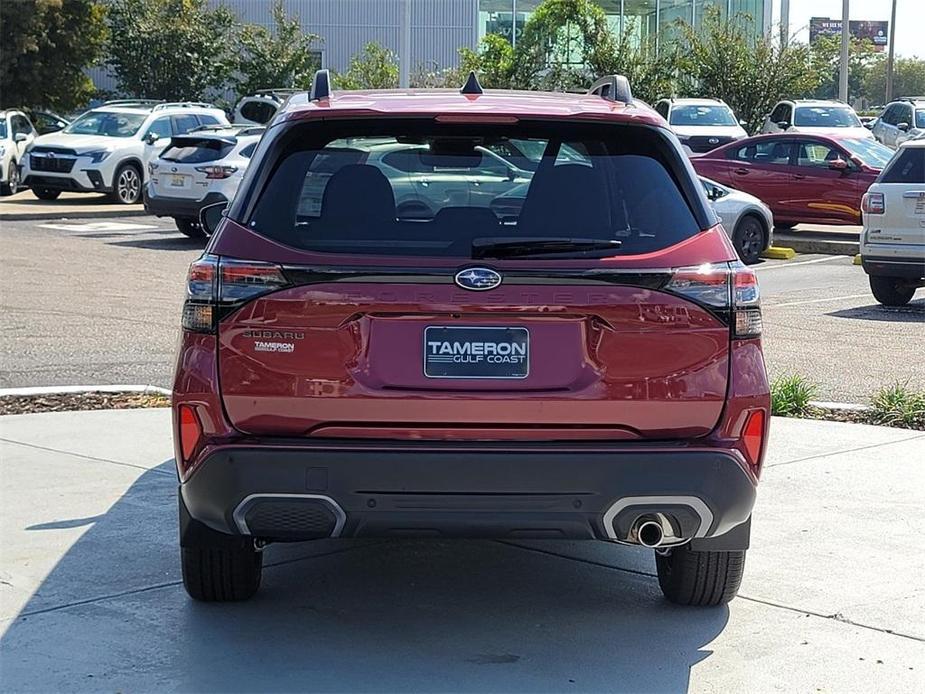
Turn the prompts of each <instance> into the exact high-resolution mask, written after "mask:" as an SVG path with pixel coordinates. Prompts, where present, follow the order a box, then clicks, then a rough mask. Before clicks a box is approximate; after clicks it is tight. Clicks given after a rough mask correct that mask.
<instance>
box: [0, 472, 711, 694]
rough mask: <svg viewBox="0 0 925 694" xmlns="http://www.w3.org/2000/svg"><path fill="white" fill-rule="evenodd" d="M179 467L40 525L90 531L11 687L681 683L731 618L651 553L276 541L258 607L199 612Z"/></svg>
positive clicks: (41, 592) (57, 579)
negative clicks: (96, 513)
mask: <svg viewBox="0 0 925 694" xmlns="http://www.w3.org/2000/svg"><path fill="white" fill-rule="evenodd" d="M172 470H173V462H172V461H167V462H165V463H163V464H162V465H160V466H158V467H157V468H155V469H153V470H150V471H148V472H145V473H144V474H143V475H141V476H140V477H139V478H138V479H137V480H136V481H135V482H134V483H133V484H132V486H131V487H130V488H129V489H128V490H127V491H126V492H125V493H124V494H123V495H122V497H121V498H120V499H119V500H118V501H117V502H116V503H115V504H113V506H112V507H111V508H110V509H109V510H108V511H107V512H106V513H105V514H103V515H101V516H100V517H98V518H95V519H94V518H88V519H65V518H60V519H57V520H55V521H51V520H50V521H49V522H46V523H42V524H39V525H36V526H33V527H32V528H30V529H29V530H30V531H33V532H36V540H35V544H36V545H39V544H41V543H42V542H44V539H43V537H42V535H43V534H44V533H52V532H54V528H55V527H61V528H67V527H71V525H72V524H75V523H79V522H83V521H89V522H92V525H91V526H90V527H89V528H88V529H87V531H86V532H85V533H84V534H83V535H82V536H81V537H80V539H79V540H78V541H77V542H76V543H74V544H73V545H72V546H71V547H70V549H68V550H67V551H66V553H64V555H63V556H61V558H60V560H59V561H58V563H57V565H56V566H55V567H54V569H53V570H51V572H50V573H49V574H48V575H47V577H45V579H44V580H43V581H42V582H41V585H39V586H38V587H37V589H36V590H35V592H34V593H33V594H32V596H31V598H30V599H29V601H28V603H27V604H26V606H25V607H24V608H23V610H21V612H20V614H19V615H18V616H17V617H15V618H14V619H13V620H12V623H10V624H9V628H8V630H7V632H6V634H5V635H4V636H3V638H2V640H0V657H2V669H3V671H4V676H3V679H4V689H5V690H6V691H11V692H13V691H24V690H36V691H59V690H62V689H67V690H112V691H119V690H121V691H151V690H166V689H171V690H181V691H226V692H229V691H266V692H269V691H296V690H302V691H345V692H346V691H350V692H356V691H390V692H394V691H456V692H458V691H508V692H520V691H523V692H526V691H530V692H540V691H550V692H551V691H556V692H558V691H563V690H568V691H603V690H608V691H615V690H616V691H635V692H643V691H646V692H649V691H651V692H665V691H686V690H687V688H688V683H689V676H690V669H691V667H692V666H693V665H695V664H696V663H698V662H700V661H702V660H703V659H705V658H708V657H709V656H710V654H711V651H710V650H709V649H708V648H706V646H707V644H709V643H710V642H711V641H713V639H715V638H716V637H717V636H718V635H719V634H720V633H721V632H722V630H723V628H724V627H725V625H726V623H727V621H728V617H729V611H728V609H727V608H725V607H722V608H713V609H685V608H679V607H675V606H672V605H670V604H669V603H667V602H666V601H665V600H664V599H663V598H662V597H661V594H660V592H659V590H658V586H657V583H656V581H655V579H654V578H653V577H652V576H651V575H649V573H650V572H651V571H652V560H651V553H650V552H644V553H643V552H636V551H634V550H633V549H631V548H621V547H615V546H610V545H606V544H604V543H566V542H554V541H551V542H542V543H540V542H534V543H528V542H518V543H516V544H515V543H502V542H491V541H447V540H427V541H423V540H328V541H319V542H315V543H304V544H297V545H295V544H294V545H274V546H271V547H270V548H269V549H268V550H267V553H266V555H265V567H266V568H265V570H264V577H263V578H264V580H263V586H262V588H261V591H260V592H259V593H258V595H257V596H256V597H255V598H254V599H252V600H251V601H249V602H246V603H237V604H203V603H196V602H194V601H192V600H190V599H189V598H188V597H187V596H186V594H185V592H184V591H183V588H182V585H181V584H180V575H179V566H178V564H179V562H178V556H177V550H176V538H177V524H176V512H175V494H176V487H175V484H176V482H175V477H174V476H173V474H172ZM165 473H166V474H165ZM579 545H580V547H579Z"/></svg>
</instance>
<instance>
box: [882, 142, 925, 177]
mask: <svg viewBox="0 0 925 694" xmlns="http://www.w3.org/2000/svg"><path fill="white" fill-rule="evenodd" d="M878 183H915V184H919V183H925V147H906V148H904V149H902V150H900V152H899V154H897V155H896V157H895V158H894V159H893V161H892V163H891V164H890V165H889V166H888V167H887V168H886V169H884V171H883V173H882V174H881V175H880V180H879V181H878Z"/></svg>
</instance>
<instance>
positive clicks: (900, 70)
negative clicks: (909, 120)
mask: <svg viewBox="0 0 925 694" xmlns="http://www.w3.org/2000/svg"><path fill="white" fill-rule="evenodd" d="M865 83H866V87H865V90H864V91H865V93H866V94H867V95H868V98H869V99H870V100H871V101H872V102H873V103H875V104H882V103H883V102H884V99H885V98H886V60H880V61H878V62H877V63H876V64H875V65H874V66H873V68H871V70H870V72H869V73H868V74H867V78H866V80H865ZM893 96H894V98H895V97H900V96H925V60H921V59H919V58H896V59H895V60H894V61H893Z"/></svg>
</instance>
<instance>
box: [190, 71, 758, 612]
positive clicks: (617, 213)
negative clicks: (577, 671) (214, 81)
mask: <svg viewBox="0 0 925 694" xmlns="http://www.w3.org/2000/svg"><path fill="white" fill-rule="evenodd" d="M214 213H215V211H214V210H207V211H206V212H205V214H204V220H203V221H204V223H205V224H206V225H207V226H208V227H210V228H213V229H214V234H213V236H212V239H211V241H210V242H209V245H208V247H207V249H206V251H205V253H204V254H203V256H202V257H201V258H200V259H199V260H197V261H196V262H194V263H193V264H192V266H191V267H190V270H189V277H188V280H187V298H186V302H185V305H184V307H183V317H182V325H183V332H182V340H181V345H180V349H179V356H178V360H177V367H176V377H175V381H174V387H173V415H174V437H175V442H176V459H177V467H178V469H179V476H180V490H179V511H180V545H181V555H182V567H183V579H184V583H185V586H186V589H187V591H188V592H189V594H190V595H191V596H192V597H194V598H196V599H199V600H241V599H245V598H248V597H250V596H251V595H253V594H254V593H255V591H256V590H257V588H258V586H259V584H260V575H261V567H262V557H263V550H264V548H265V547H266V546H267V544H269V543H273V542H291V541H303V540H311V539H319V538H331V537H467V538H473V537H485V538H555V539H559V538H566V539H588V540H604V541H608V542H612V543H621V544H630V545H637V546H639V545H641V546H645V547H651V548H654V549H655V554H656V557H655V559H656V564H657V569H658V576H659V583H660V585H661V588H662V590H663V592H664V593H665V595H666V596H667V597H668V599H669V600H672V601H674V602H677V603H682V604H687V605H716V604H720V603H724V602H727V601H729V600H730V599H731V598H732V597H733V596H734V595H735V593H736V591H737V589H738V586H739V582H740V580H741V577H742V572H743V567H744V560H745V550H746V549H747V547H748V543H749V532H750V520H751V513H752V507H753V504H754V501H755V486H756V483H757V480H758V477H759V474H760V472H761V464H762V458H763V455H764V449H765V445H766V440H767V430H768V421H769V407H770V403H769V389H768V381H767V375H766V372H765V366H764V360H763V357H762V351H761V342H760V334H761V312H760V308H759V305H758V285H757V283H756V279H755V275H754V274H753V273H752V272H751V271H750V270H748V269H747V268H745V267H744V266H743V265H742V264H741V263H740V262H739V261H738V259H737V257H736V252H735V250H734V248H733V247H732V245H731V244H730V242H729V240H728V237H727V236H726V234H725V233H724V232H723V229H722V228H721V227H720V225H719V223H718V221H717V218H716V216H715V215H714V213H713V211H712V210H711V209H710V206H709V204H708V202H707V200H706V199H705V197H704V192H703V189H702V186H700V185H699V183H698V180H697V177H696V175H695V173H694V171H693V169H692V168H691V165H690V163H689V162H688V159H687V157H686V156H685V155H684V152H683V151H682V149H681V147H680V145H679V143H678V141H677V139H676V138H675V136H674V135H672V133H671V131H670V130H669V129H668V126H667V124H666V123H665V121H664V120H662V118H661V117H660V116H659V115H658V114H656V113H655V112H654V111H652V110H650V109H649V108H648V107H646V106H644V105H642V104H638V103H634V102H633V99H632V95H631V93H630V90H629V85H628V83H627V82H626V80H625V78H622V77H620V76H611V77H608V78H604V79H603V80H600V81H599V82H598V83H596V84H595V85H594V86H593V87H592V89H591V91H589V93H588V94H587V95H574V94H554V93H536V92H511V91H486V92H484V93H483V91H482V89H481V87H480V86H479V84H478V81H477V79H475V77H474V76H472V75H470V78H469V81H468V82H467V84H466V86H465V87H463V89H462V90H460V91H455V90H422V91H413V90H412V91H367V92H337V93H332V92H331V90H330V88H329V86H328V80H327V75H326V73H324V72H321V73H319V74H318V75H316V78H315V84H314V87H313V89H312V92H311V93H310V94H297V95H295V96H293V97H292V98H290V99H289V101H288V102H287V104H286V105H285V106H284V107H282V108H281V110H280V112H279V114H278V115H277V116H276V118H275V119H274V120H273V122H272V123H271V124H270V125H269V127H268V129H267V131H266V134H265V135H264V137H263V139H262V140H261V142H260V144H259V146H258V148H257V151H256V153H255V155H254V158H253V160H252V163H251V165H250V167H249V169H248V171H247V173H246V176H245V178H244V181H243V183H242V185H241V188H240V189H239V191H238V194H237V196H236V198H235V199H234V201H233V202H232V204H231V205H230V207H229V208H228V209H227V211H225V212H224V216H223V218H221V219H220V221H219V222H218V223H216V222H215V220H214V217H215V214H214Z"/></svg>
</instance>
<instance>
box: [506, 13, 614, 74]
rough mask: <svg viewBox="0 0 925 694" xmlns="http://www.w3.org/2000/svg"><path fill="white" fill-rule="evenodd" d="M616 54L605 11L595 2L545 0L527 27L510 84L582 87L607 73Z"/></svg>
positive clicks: (514, 61)
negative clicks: (606, 70)
mask: <svg viewBox="0 0 925 694" xmlns="http://www.w3.org/2000/svg"><path fill="white" fill-rule="evenodd" d="M616 50H617V46H616V41H615V38H614V36H613V32H611V31H610V27H609V26H608V24H607V15H606V14H604V10H602V9H601V7H600V6H599V5H598V4H597V3H595V2H593V1H592V0H544V2H543V3H542V4H541V5H540V6H539V7H537V8H536V11H535V12H534V13H533V14H532V15H531V17H530V19H529V20H528V21H527V23H526V25H525V26H524V30H523V35H522V36H521V38H520V39H519V40H518V41H517V50H516V52H515V54H514V57H513V70H512V73H513V74H512V86H514V87H518V88H526V89H558V90H564V89H578V88H583V87H586V86H588V84H589V83H590V82H592V81H593V80H594V79H595V78H596V77H598V76H600V75H602V74H605V69H606V67H608V66H610V65H612V60H613V55H614V53H615V52H616Z"/></svg>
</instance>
